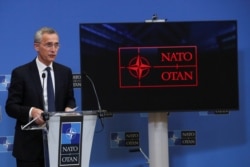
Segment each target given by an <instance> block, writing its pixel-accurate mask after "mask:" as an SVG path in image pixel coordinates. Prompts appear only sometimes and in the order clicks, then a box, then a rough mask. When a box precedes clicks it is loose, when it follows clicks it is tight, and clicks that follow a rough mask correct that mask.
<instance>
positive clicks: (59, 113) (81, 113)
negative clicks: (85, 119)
mask: <svg viewBox="0 0 250 167" xmlns="http://www.w3.org/2000/svg"><path fill="white" fill-rule="evenodd" d="M100 112H105V111H104V110H101V111H100V110H84V111H67V112H65V111H57V112H49V115H50V117H51V116H84V115H98V113H100Z"/></svg>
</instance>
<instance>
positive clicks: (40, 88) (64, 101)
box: [5, 27, 76, 167]
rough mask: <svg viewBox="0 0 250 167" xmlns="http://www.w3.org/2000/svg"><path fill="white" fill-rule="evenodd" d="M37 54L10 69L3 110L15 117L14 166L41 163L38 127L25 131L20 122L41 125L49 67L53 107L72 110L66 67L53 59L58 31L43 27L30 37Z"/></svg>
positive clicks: (34, 166) (39, 165)
mask: <svg viewBox="0 0 250 167" xmlns="http://www.w3.org/2000/svg"><path fill="white" fill-rule="evenodd" d="M34 48H35V50H36V51H37V57H36V58H35V59H34V60H33V61H31V62H29V63H27V64H25V65H22V66H20V67H17V68H15V69H14V70H13V71H12V75H11V82H10V87H9V90H8V98H7V101H6V106H5V109H6V112H7V114H8V115H9V116H10V117H12V118H15V119H16V126H15V137H14V148H13V156H14V157H15V158H16V162H17V167H44V150H43V136H42V131H41V130H32V131H25V130H22V129H21V125H25V124H27V123H28V122H29V121H31V120H32V119H36V120H35V121H34V123H35V124H36V125H43V124H44V123H45V120H43V117H42V113H43V112H44V111H48V103H47V98H48V97H47V93H46V91H45V90H46V89H47V84H46V81H47V77H45V76H48V74H47V72H46V71H45V68H46V67H50V68H51V70H50V71H51V76H52V83H53V84H52V85H53V89H54V104H55V111H72V110H73V108H75V106H76V103H75V98H74V92H73V83H72V71H71V69H70V68H68V67H66V66H64V65H61V64H58V63H56V62H54V60H55V58H56V56H57V52H58V50H59V35H58V33H57V32H56V31H55V30H54V29H52V28H47V27H43V28H41V29H40V30H38V31H37V32H36V34H35V37H34Z"/></svg>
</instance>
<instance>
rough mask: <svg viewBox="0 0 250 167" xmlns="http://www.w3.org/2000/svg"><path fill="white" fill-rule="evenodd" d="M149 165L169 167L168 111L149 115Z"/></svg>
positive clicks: (151, 166)
mask: <svg viewBox="0 0 250 167" xmlns="http://www.w3.org/2000/svg"><path fill="white" fill-rule="evenodd" d="M148 139H149V166H150V167H163V166H164V167H169V152H168V113H166V112H156V113H154V112H153V113H149V115H148Z"/></svg>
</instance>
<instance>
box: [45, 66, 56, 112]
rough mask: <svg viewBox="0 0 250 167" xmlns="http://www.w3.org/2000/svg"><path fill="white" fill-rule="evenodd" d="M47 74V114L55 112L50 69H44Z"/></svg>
mask: <svg viewBox="0 0 250 167" xmlns="http://www.w3.org/2000/svg"><path fill="white" fill-rule="evenodd" d="M45 70H46V71H47V73H48V77H47V98H48V101H47V102H48V112H50V111H55V97H54V89H53V84H52V78H51V73H50V70H51V68H50V67H46V69H45Z"/></svg>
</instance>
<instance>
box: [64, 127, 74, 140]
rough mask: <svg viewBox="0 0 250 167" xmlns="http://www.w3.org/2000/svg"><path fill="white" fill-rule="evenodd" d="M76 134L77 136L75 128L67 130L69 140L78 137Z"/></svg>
mask: <svg viewBox="0 0 250 167" xmlns="http://www.w3.org/2000/svg"><path fill="white" fill-rule="evenodd" d="M76 134H77V132H76V130H75V129H74V128H69V129H67V132H66V137H67V138H68V139H69V140H73V139H74V138H75V137H76Z"/></svg>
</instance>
